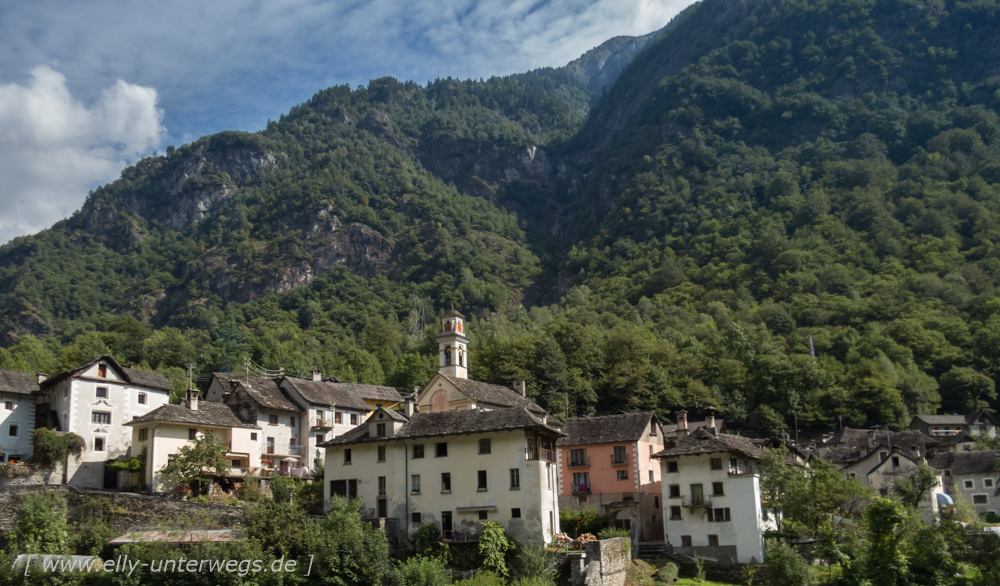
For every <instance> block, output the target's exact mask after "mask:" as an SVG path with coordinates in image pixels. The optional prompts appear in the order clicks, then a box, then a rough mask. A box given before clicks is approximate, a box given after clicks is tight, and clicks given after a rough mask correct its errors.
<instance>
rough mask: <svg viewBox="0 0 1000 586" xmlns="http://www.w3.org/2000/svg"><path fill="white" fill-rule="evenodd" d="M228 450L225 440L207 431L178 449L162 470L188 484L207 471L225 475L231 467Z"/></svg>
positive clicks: (178, 480) (179, 481)
mask: <svg viewBox="0 0 1000 586" xmlns="http://www.w3.org/2000/svg"><path fill="white" fill-rule="evenodd" d="M228 451H229V447H228V446H227V445H226V443H225V442H223V441H221V440H218V439H215V436H214V435H212V433H211V432H205V433H203V434H202V436H201V437H199V438H198V439H196V440H195V442H194V443H193V444H189V445H186V446H184V447H182V448H181V449H180V450H178V451H177V453H176V454H174V457H173V459H172V460H170V462H169V463H167V465H166V466H164V467H163V470H162V471H161V472H162V473H163V474H166V475H167V476H169V477H171V478H173V479H174V480H176V481H177V482H178V483H181V484H187V485H191V484H192V483H194V482H196V481H198V480H200V479H201V475H202V473H203V472H205V471H211V472H214V473H215V474H217V475H219V476H224V475H225V474H226V473H227V472H229V470H230V468H231V466H230V464H229V460H228V459H227V458H226V452H228Z"/></svg>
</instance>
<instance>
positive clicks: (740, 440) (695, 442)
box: [653, 429, 764, 459]
mask: <svg viewBox="0 0 1000 586" xmlns="http://www.w3.org/2000/svg"><path fill="white" fill-rule="evenodd" d="M717 452H729V453H736V454H739V455H741V456H746V457H748V458H754V459H756V458H760V455H761V454H762V453H764V451H763V450H762V449H761V448H760V446H758V445H757V444H756V443H755V442H753V441H752V440H750V439H748V438H745V437H741V436H738V435H729V434H727V433H719V434H712V433H709V432H708V430H706V429H698V430H695V431H694V432H692V433H691V435H689V436H687V437H686V438H684V439H682V440H680V441H678V442H677V444H676V445H675V446H674V447H672V448H667V449H666V450H663V451H662V452H657V453H656V454H653V457H654V458H669V457H672V456H689V455H692V454H710V453H717Z"/></svg>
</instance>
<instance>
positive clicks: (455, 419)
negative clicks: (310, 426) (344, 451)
mask: <svg viewBox="0 0 1000 586" xmlns="http://www.w3.org/2000/svg"><path fill="white" fill-rule="evenodd" d="M373 416H374V415H373ZM369 419H370V418H369ZM366 423H367V422H366ZM513 429H536V430H540V431H547V432H549V433H551V434H552V435H561V433H562V432H560V431H559V430H558V429H554V428H552V427H550V426H548V425H546V424H545V423H544V422H543V421H542V420H541V418H539V417H537V416H535V415H534V414H532V413H531V412H529V411H528V410H527V409H523V408H520V409H519V408H511V409H493V410H490V411H485V410H482V409H455V410H452V411H438V412H436V413H414V414H413V416H412V417H410V418H409V420H408V421H407V422H406V423H404V424H403V426H402V427H400V428H399V431H397V432H396V433H395V434H394V435H393V436H392V437H390V438H385V437H379V438H373V437H369V435H368V433H369V430H368V426H367V425H359V426H358V427H355V428H354V429H352V430H350V431H348V432H347V433H345V434H344V435H341V436H339V437H335V438H333V439H332V440H330V441H328V442H326V443H325V444H322V445H323V447H327V446H330V447H332V446H342V445H351V444H360V443H366V442H384V441H387V440H389V439H406V438H418V437H435V436H445V435H460V434H469V433H485V432H488V431H503V430H513Z"/></svg>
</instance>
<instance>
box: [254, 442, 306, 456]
mask: <svg viewBox="0 0 1000 586" xmlns="http://www.w3.org/2000/svg"><path fill="white" fill-rule="evenodd" d="M304 453H305V446H299V445H295V444H278V445H270V446H267V447H265V448H264V455H266V456H275V457H279V458H280V457H285V456H301V455H303V454H304ZM272 459H273V458H272Z"/></svg>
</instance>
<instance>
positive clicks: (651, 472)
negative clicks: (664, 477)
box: [649, 470, 656, 482]
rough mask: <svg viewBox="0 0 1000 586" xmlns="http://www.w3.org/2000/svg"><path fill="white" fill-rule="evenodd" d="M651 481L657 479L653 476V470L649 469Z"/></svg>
mask: <svg viewBox="0 0 1000 586" xmlns="http://www.w3.org/2000/svg"><path fill="white" fill-rule="evenodd" d="M649 481H650V482H656V480H655V479H654V477H653V471H652V470H650V471H649Z"/></svg>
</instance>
